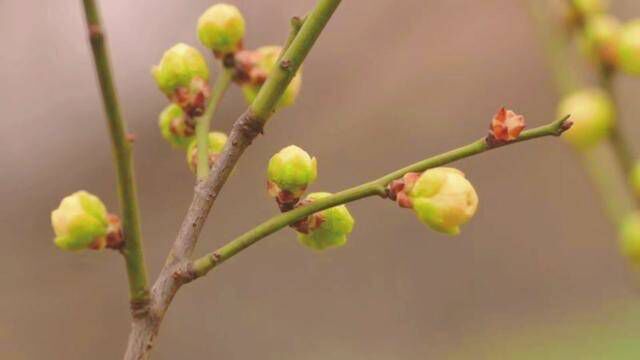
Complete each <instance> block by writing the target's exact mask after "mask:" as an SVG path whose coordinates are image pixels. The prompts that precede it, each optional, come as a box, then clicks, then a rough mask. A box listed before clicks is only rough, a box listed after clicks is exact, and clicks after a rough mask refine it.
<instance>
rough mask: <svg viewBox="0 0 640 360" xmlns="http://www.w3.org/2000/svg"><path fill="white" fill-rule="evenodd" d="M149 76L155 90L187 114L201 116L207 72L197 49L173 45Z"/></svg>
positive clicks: (206, 91)
mask: <svg viewBox="0 0 640 360" xmlns="http://www.w3.org/2000/svg"><path fill="white" fill-rule="evenodd" d="M151 73H152V75H153V77H154V78H155V80H156V83H157V84H158V88H160V90H161V91H162V92H163V93H165V94H166V95H167V97H169V99H170V100H171V101H173V102H174V103H176V104H177V105H179V106H180V107H181V108H182V109H184V111H185V112H186V113H187V115H189V116H191V117H195V116H200V115H202V113H203V112H204V108H205V106H206V100H207V98H208V97H209V85H208V84H207V81H209V69H208V68H207V63H206V61H205V60H204V57H202V54H200V52H199V51H198V50H196V49H195V48H193V47H191V46H189V45H186V44H183V43H179V44H177V45H174V46H173V47H172V48H171V49H169V50H167V51H166V52H165V53H164V55H163V56H162V60H160V64H159V65H157V66H154V67H153V68H152V69H151Z"/></svg>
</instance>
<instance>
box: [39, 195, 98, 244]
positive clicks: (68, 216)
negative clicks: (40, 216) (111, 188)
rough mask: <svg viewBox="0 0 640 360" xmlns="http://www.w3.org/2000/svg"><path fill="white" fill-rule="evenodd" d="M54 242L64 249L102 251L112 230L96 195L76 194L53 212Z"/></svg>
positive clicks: (63, 200)
mask: <svg viewBox="0 0 640 360" xmlns="http://www.w3.org/2000/svg"><path fill="white" fill-rule="evenodd" d="M51 225H52V226H53V231H54V232H55V235H56V237H55V239H54V243H55V245H56V246H57V247H59V248H60V249H62V250H69V251H74V250H82V249H87V248H94V249H102V248H104V247H105V245H106V235H107V230H108V227H109V222H108V219H107V209H106V208H105V206H104V204H103V203H102V201H100V199H99V198H97V197H96V196H95V195H92V194H90V193H88V192H86V191H78V192H75V193H73V194H71V195H69V196H67V197H65V198H64V199H62V201H61V202H60V205H59V206H58V208H57V209H56V210H54V211H52V212H51Z"/></svg>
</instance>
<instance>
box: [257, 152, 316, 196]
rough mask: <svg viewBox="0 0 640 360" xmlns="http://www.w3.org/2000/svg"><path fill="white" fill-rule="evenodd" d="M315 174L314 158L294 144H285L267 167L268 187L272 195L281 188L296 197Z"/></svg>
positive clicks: (277, 192) (302, 191)
mask: <svg viewBox="0 0 640 360" xmlns="http://www.w3.org/2000/svg"><path fill="white" fill-rule="evenodd" d="M317 175H318V165H317V161H316V158H312V157H311V156H309V154H308V153H307V152H306V151H304V150H302V149H301V148H299V147H297V146H295V145H291V146H287V147H286V148H284V149H282V150H280V151H279V152H278V153H277V154H275V155H273V157H271V160H269V166H268V167H267V179H268V180H269V185H270V186H269V189H270V193H271V194H272V195H273V196H274V197H276V196H278V194H279V193H280V192H281V191H283V190H284V191H287V192H289V193H290V194H292V196H294V197H296V198H298V197H300V195H302V193H304V191H305V190H306V189H307V186H309V185H310V184H311V183H313V182H314V181H315V180H316V177H317Z"/></svg>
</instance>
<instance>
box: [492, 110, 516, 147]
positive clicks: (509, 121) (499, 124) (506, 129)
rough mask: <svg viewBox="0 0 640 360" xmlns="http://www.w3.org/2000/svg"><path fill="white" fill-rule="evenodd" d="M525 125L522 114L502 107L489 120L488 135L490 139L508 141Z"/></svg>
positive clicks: (513, 138) (514, 137)
mask: <svg viewBox="0 0 640 360" xmlns="http://www.w3.org/2000/svg"><path fill="white" fill-rule="evenodd" d="M524 127H525V122H524V116H522V115H518V114H516V113H515V112H513V111H511V110H507V109H505V108H504V107H503V108H501V109H500V110H499V111H498V113H497V114H496V115H495V116H494V117H493V119H492V120H491V126H490V128H489V136H490V137H491V140H492V141H499V142H509V141H513V140H515V139H517V138H518V136H520V133H521V132H522V130H523V129H524Z"/></svg>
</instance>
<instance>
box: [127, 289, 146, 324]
mask: <svg viewBox="0 0 640 360" xmlns="http://www.w3.org/2000/svg"><path fill="white" fill-rule="evenodd" d="M130 307H131V316H132V317H133V318H134V319H141V318H144V317H146V316H147V315H148V314H149V310H150V308H151V299H150V297H149V291H147V290H145V291H144V294H143V296H141V297H140V298H136V299H133V300H131V302H130Z"/></svg>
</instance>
